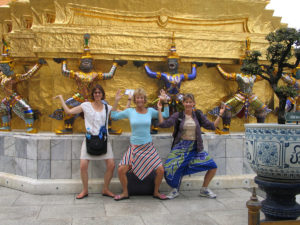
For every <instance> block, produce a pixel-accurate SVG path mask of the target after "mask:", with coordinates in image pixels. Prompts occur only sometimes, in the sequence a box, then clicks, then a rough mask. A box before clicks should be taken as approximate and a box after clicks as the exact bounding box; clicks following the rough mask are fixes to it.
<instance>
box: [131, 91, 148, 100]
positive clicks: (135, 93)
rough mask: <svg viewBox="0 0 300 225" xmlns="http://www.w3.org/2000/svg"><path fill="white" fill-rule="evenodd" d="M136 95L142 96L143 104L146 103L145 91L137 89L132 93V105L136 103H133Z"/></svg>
mask: <svg viewBox="0 0 300 225" xmlns="http://www.w3.org/2000/svg"><path fill="white" fill-rule="evenodd" d="M137 95H142V96H144V101H145V103H146V102H147V94H146V91H145V90H144V89H142V88H138V89H135V90H134V93H133V102H134V103H136V102H135V97H136V96H137Z"/></svg>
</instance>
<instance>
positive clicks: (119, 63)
mask: <svg viewBox="0 0 300 225" xmlns="http://www.w3.org/2000/svg"><path fill="white" fill-rule="evenodd" d="M114 62H116V63H117V64H118V65H119V66H124V65H126V64H127V61H126V60H114Z"/></svg>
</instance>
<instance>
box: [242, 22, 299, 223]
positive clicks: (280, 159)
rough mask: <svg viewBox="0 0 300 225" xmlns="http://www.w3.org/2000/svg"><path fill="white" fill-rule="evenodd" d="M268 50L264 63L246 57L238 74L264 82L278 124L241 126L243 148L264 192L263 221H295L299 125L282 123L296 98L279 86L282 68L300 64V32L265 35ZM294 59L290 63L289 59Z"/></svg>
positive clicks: (287, 30)
mask: <svg viewBox="0 0 300 225" xmlns="http://www.w3.org/2000/svg"><path fill="white" fill-rule="evenodd" d="M266 39H267V40H268V42H269V47H268V48H267V51H266V54H267V55H266V56H267V57H266V59H267V63H260V62H259V57H260V56H261V53H260V52H258V51H253V52H251V53H249V54H248V56H247V57H246V59H245V60H244V62H243V65H242V68H241V70H242V72H243V73H246V74H255V75H259V76H261V77H262V78H263V79H265V80H267V81H268V82H269V84H270V85H271V87H272V89H273V90H274V93H275V95H276V96H277V97H278V99H279V108H278V124H245V128H246V130H245V148H246V154H247V159H248V162H249V164H250V166H251V168H252V169H253V170H254V171H255V172H256V173H257V177H255V182H256V183H257V184H258V185H259V187H260V188H261V189H263V190H265V191H266V193H267V198H266V200H264V201H263V202H262V211H263V212H264V214H265V216H266V219H267V220H274V219H275V220H282V219H297V217H299V216H300V205H299V204H297V203H296V201H295V195H296V194H299V193H300V126H299V125H291V124H289V125H287V124H285V106H286V100H287V98H288V97H293V96H295V95H297V91H296V90H295V89H294V88H293V87H291V86H284V85H283V86H279V85H278V84H279V81H280V79H281V78H282V77H283V76H284V71H285V70H286V69H289V70H292V69H295V68H297V66H298V64H299V62H300V51H299V50H298V48H297V47H299V46H300V31H297V30H295V29H293V28H280V29H278V30H276V31H275V32H271V33H270V34H268V35H267V36H266ZM292 57H294V60H293V58H292Z"/></svg>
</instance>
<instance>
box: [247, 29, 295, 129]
mask: <svg viewBox="0 0 300 225" xmlns="http://www.w3.org/2000/svg"><path fill="white" fill-rule="evenodd" d="M266 40H267V41H268V42H269V47H268V48H267V53H266V58H267V61H268V62H267V63H266V64H263V63H260V62H259V57H260V56H261V53H260V52H259V51H252V52H250V53H249V54H248V56H247V57H246V58H245V60H244V61H243V65H242V68H241V71H242V72H243V73H245V74H254V75H259V76H261V77H262V78H263V79H265V80H267V81H268V82H269V84H270V85H271V87H272V89H273V90H274V93H275V94H276V96H277V97H278V99H279V109H278V123H279V124H284V123H285V117H284V114H285V104H286V100H287V98H288V97H295V96H296V95H297V92H296V90H295V89H293V88H292V87H286V86H278V82H279V80H280V78H281V77H282V74H283V71H284V69H285V68H288V69H294V68H296V67H297V66H298V64H299V62H300V31H297V30H296V29H294V28H280V29H278V30H276V31H275V32H271V33H269V34H268V35H267V36H266ZM292 57H295V60H294V61H293V60H292ZM290 61H293V63H291V62H290Z"/></svg>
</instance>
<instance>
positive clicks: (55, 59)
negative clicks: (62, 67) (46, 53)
mask: <svg viewBox="0 0 300 225" xmlns="http://www.w3.org/2000/svg"><path fill="white" fill-rule="evenodd" d="M65 60H66V59H65V58H54V59H53V61H54V62H56V63H61V62H62V61H65Z"/></svg>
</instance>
